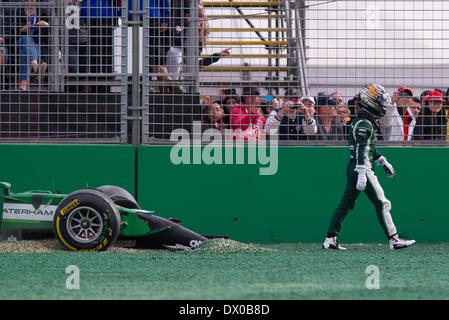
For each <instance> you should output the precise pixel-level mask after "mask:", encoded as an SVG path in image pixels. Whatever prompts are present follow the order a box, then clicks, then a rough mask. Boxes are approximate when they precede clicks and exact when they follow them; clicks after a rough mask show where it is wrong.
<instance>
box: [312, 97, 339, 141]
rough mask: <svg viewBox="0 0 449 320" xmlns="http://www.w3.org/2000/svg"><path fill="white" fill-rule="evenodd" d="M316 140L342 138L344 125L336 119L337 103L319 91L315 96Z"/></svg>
mask: <svg viewBox="0 0 449 320" xmlns="http://www.w3.org/2000/svg"><path fill="white" fill-rule="evenodd" d="M316 105H317V109H318V121H317V126H318V133H317V138H318V140H344V139H345V138H346V137H345V136H344V132H345V129H344V125H343V124H341V123H338V121H337V112H336V108H337V103H336V102H335V100H334V99H331V98H330V97H329V96H328V95H327V93H325V92H320V93H318V97H317V104H316Z"/></svg>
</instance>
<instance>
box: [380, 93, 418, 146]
mask: <svg viewBox="0 0 449 320" xmlns="http://www.w3.org/2000/svg"><path fill="white" fill-rule="evenodd" d="M412 101H413V89H412V88H409V87H406V86H401V87H399V88H398V89H397V90H396V92H395V93H394V94H393V98H392V101H391V102H392V103H391V104H390V105H389V106H388V107H387V113H386V114H385V116H384V117H383V118H381V119H380V121H379V124H380V129H381V131H382V137H383V139H384V140H385V141H404V139H406V138H404V137H405V136H404V121H403V118H402V116H403V114H404V111H405V110H406V109H407V108H408V106H409V104H410V103H411V102H412Z"/></svg>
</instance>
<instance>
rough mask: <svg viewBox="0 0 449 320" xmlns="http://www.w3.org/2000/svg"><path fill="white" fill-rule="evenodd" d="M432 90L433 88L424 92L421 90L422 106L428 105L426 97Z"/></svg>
mask: <svg viewBox="0 0 449 320" xmlns="http://www.w3.org/2000/svg"><path fill="white" fill-rule="evenodd" d="M430 91H432V90H424V91H423V92H421V95H420V101H421V106H422V107H424V106H425V105H426V97H427V95H428V94H429V92H430Z"/></svg>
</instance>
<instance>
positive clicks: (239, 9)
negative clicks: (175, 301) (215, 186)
mask: <svg viewBox="0 0 449 320" xmlns="http://www.w3.org/2000/svg"><path fill="white" fill-rule="evenodd" d="M133 3H135V1H133V0H128V1H121V0H59V1H56V0H54V1H51V0H41V1H38V0H24V1H2V2H1V3H0V89H1V93H0V104H1V110H0V111H1V112H0V141H8V142H10V141H29V140H33V141H55V142H66V141H76V142H80V141H82V142H89V143H90V142H112V143H127V142H130V141H131V134H135V133H136V132H137V134H140V132H141V135H140V136H139V137H138V141H139V142H140V143H169V142H170V138H171V133H172V132H173V130H176V129H184V130H186V131H187V132H190V133H192V131H193V124H194V123H198V122H201V130H202V131H206V130H209V129H213V130H216V132H218V133H219V134H222V135H226V134H230V135H231V136H232V139H233V140H242V141H251V140H253V141H255V140H256V141H257V140H261V139H267V137H269V138H270V139H272V138H273V134H274V133H275V134H276V137H277V138H278V139H279V140H280V143H281V144H282V143H285V144H294V145H296V144H298V145H302V144H312V145H314V144H320V145H321V144H325V145H342V144H345V143H346V141H347V135H348V130H349V126H350V123H351V120H352V119H353V118H354V117H355V116H356V113H357V106H356V103H355V99H354V96H355V94H356V93H357V90H358V89H360V88H361V87H362V86H363V85H364V84H365V83H379V84H381V85H384V86H385V87H386V89H387V91H388V92H389V93H390V95H391V106H390V107H389V108H388V110H387V115H386V116H385V117H384V118H383V119H382V120H381V121H380V123H379V125H378V128H377V133H378V139H379V140H380V141H382V143H384V144H406V145H415V144H420V145H421V144H438V145H445V144H447V142H448V141H449V125H448V118H449V112H448V109H449V108H448V106H449V101H448V96H449V91H448V89H447V88H448V87H449V79H448V77H447V76H446V74H447V72H446V71H447V70H448V69H449V68H448V67H449V64H448V61H447V59H449V52H448V51H449V45H448V43H449V42H448V41H445V40H447V39H446V37H445V34H447V32H446V31H448V30H447V28H448V27H447V23H444V17H445V15H446V16H447V11H448V10H449V9H447V8H445V6H444V2H443V1H418V0H414V1H390V0H382V1H380V0H374V1H362V2H361V1H354V0H348V1H319V0H316V1H304V0H300V1H289V0H283V1H274V0H270V1H260V0H253V1H237V0H235V1H231V0H228V1H219V0H216V1H198V0H170V1H169V0H158V1H153V0H139V1H137V3H138V4H139V7H138V8H133ZM133 32H134V35H136V34H137V35H138V39H139V41H135V40H136V38H134V39H133V38H132V37H131V34H133ZM136 42H137V43H136ZM136 61H138V68H137V69H136V68H134V69H133V68H132V66H133V62H136ZM133 75H137V77H132V76H133ZM136 95H138V96H140V97H141V99H137V100H136V99H132V97H135V96H136ZM140 104H141V105H140ZM136 127H140V128H139V130H135V129H136ZM140 129H141V130H140Z"/></svg>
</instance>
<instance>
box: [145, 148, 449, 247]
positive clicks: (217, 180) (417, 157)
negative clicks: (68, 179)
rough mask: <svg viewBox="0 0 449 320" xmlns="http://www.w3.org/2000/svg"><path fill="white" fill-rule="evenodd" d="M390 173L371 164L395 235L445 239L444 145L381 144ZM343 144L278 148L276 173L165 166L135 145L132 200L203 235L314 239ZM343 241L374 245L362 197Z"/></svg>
mask: <svg viewBox="0 0 449 320" xmlns="http://www.w3.org/2000/svg"><path fill="white" fill-rule="evenodd" d="M379 150H380V151H381V152H382V153H384V154H385V156H387V158H388V159H389V160H390V162H391V163H392V164H393V165H394V166H395V168H396V172H397V177H396V178H394V179H387V178H385V175H384V172H383V170H382V169H376V172H377V173H378V176H379V178H380V181H381V183H382V185H383V186H384V190H385V193H386V196H387V198H389V199H390V200H391V202H392V206H393V209H392V214H393V218H394V221H395V222H396V225H397V227H398V230H399V233H400V234H401V235H404V236H408V237H410V238H415V239H417V240H418V241H427V242H440V241H448V240H449V210H448V203H449V188H448V181H449V169H448V164H449V149H448V148H383V149H382V148H381V149H379ZM347 159H348V151H347V149H346V148H344V147H341V148H340V147H339V148H336V147H327V148H322V147H301V148H298V147H281V148H280V149H279V168H278V172H277V174H275V175H272V176H260V175H259V165H204V164H202V165H173V164H172V163H171V161H170V147H140V150H139V161H138V163H139V180H138V186H139V187H138V191H139V201H140V203H141V205H143V206H144V207H146V208H154V209H156V210H158V211H159V214H160V215H162V216H166V217H169V216H173V217H179V218H180V219H181V220H183V222H184V225H186V226H188V227H191V228H194V229H195V230H198V231H200V232H203V233H217V234H227V235H229V236H231V237H232V238H233V239H235V240H240V241H254V242H265V243H272V242H321V241H322V240H323V238H324V236H325V233H326V229H327V225H328V221H329V219H330V216H331V214H332V212H333V210H334V208H335V206H336V205H337V203H338V201H339V199H340V197H341V195H342V192H343V189H344V183H345V168H346V163H347ZM341 241H343V242H382V241H385V239H384V235H383V232H382V230H381V228H380V226H379V224H378V222H377V219H376V215H375V211H374V208H373V207H372V206H371V204H370V203H369V200H368V199H367V198H366V196H365V195H364V194H363V195H361V197H360V198H359V201H358V203H357V206H356V209H355V210H354V211H353V212H351V213H350V214H349V216H348V217H347V219H346V221H345V224H344V229H343V233H342V234H341Z"/></svg>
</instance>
